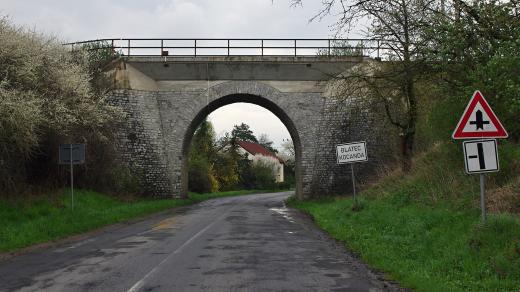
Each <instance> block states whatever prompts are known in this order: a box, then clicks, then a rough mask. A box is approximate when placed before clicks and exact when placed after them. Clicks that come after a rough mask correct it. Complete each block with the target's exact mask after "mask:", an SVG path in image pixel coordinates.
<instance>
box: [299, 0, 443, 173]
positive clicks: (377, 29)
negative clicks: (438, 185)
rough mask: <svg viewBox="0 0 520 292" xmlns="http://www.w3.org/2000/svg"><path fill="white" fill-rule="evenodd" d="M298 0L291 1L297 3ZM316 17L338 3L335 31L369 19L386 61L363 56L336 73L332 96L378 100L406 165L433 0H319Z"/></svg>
mask: <svg viewBox="0 0 520 292" xmlns="http://www.w3.org/2000/svg"><path fill="white" fill-rule="evenodd" d="M301 2H302V1H301V0H295V1H293V3H295V4H301ZM323 3H324V8H323V10H321V11H320V12H319V13H318V14H317V16H316V17H318V18H319V17H323V16H325V15H327V14H329V13H330V12H331V11H332V9H333V8H334V7H339V9H340V15H341V16H340V18H339V21H338V23H337V29H338V31H337V33H338V34H341V33H342V32H349V31H350V30H351V28H352V27H353V26H355V25H359V24H361V23H363V22H365V21H367V20H368V21H369V22H370V24H371V25H370V27H369V28H367V38H370V39H380V40H381V46H382V47H385V48H386V51H385V52H384V53H385V55H384V58H385V59H386V62H384V63H379V62H369V63H368V64H365V65H362V66H365V67H364V68H357V69H358V70H357V71H355V70H351V71H349V72H348V74H343V75H341V76H338V80H340V81H341V82H337V83H336V87H337V89H339V90H338V92H339V94H338V95H337V96H338V97H344V96H366V97H369V98H372V99H375V100H377V101H379V102H381V103H382V104H383V105H384V108H385V113H386V116H387V118H388V120H389V121H390V123H391V124H392V125H394V126H396V127H397V128H399V130H400V136H401V140H402V146H403V147H402V152H401V153H402V168H403V170H405V171H408V170H409V169H410V167H411V157H412V154H413V150H414V138H415V132H416V123H417V106H418V105H417V101H418V96H417V83H418V82H419V81H420V80H421V79H424V78H427V77H428V76H429V74H428V70H427V64H428V62H426V61H427V60H426V59H425V52H426V51H427V50H428V46H429V40H428V39H426V38H424V30H425V28H426V27H428V26H429V25H430V24H431V21H432V19H434V18H435V16H436V15H437V14H436V12H437V11H438V10H439V4H438V3H437V2H436V1H434V0H431V1H429V0H388V1H379V0H363V1H359V0H325V1H323Z"/></svg>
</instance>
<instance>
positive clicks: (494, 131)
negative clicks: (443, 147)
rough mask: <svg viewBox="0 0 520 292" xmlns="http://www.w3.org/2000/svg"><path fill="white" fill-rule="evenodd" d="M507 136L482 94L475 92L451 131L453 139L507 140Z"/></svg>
mask: <svg viewBox="0 0 520 292" xmlns="http://www.w3.org/2000/svg"><path fill="white" fill-rule="evenodd" d="M507 136H508V134H507V132H506V130H505V129H504V126H502V123H500V121H499V120H498V117H497V116H496V115H495V113H494V112H493V110H492V109H491V107H490V106H489V104H488V102H487V101H486V99H485V98H484V96H483V95H482V93H480V91H478V90H477V91H475V93H474V94H473V97H472V98H471V100H470V101H469V103H468V106H467V107H466V110H465V111H464V113H463V114H462V117H461V118H460V121H459V123H458V124H457V127H456V128H455V131H453V135H452V137H453V139H472V138H473V139H474V138H507Z"/></svg>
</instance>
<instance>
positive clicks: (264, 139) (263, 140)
mask: <svg viewBox="0 0 520 292" xmlns="http://www.w3.org/2000/svg"><path fill="white" fill-rule="evenodd" d="M273 143H274V142H273V141H271V139H269V136H267V134H261V135H260V138H259V139H258V144H260V145H262V146H264V148H265V149H267V150H269V151H271V152H272V153H274V154H276V153H278V150H277V149H276V148H274V147H273Z"/></svg>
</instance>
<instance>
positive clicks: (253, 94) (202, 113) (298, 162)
mask: <svg viewBox="0 0 520 292" xmlns="http://www.w3.org/2000/svg"><path fill="white" fill-rule="evenodd" d="M233 83H234V82H226V83H223V84H219V85H216V86H214V87H212V88H209V89H208V92H205V94H203V95H202V96H204V95H205V96H206V100H207V103H206V105H205V106H203V107H202V108H201V109H200V110H199V111H198V113H197V114H196V115H195V117H194V118H193V119H192V121H191V122H190V124H189V126H188V127H187V129H186V132H185V134H184V136H183V142H182V154H181V155H182V170H181V178H180V179H181V181H180V185H181V190H180V192H181V197H185V196H186V195H187V190H188V159H187V158H188V151H189V146H190V143H191V140H192V138H193V134H194V132H195V130H196V129H197V127H198V125H199V124H200V123H201V122H202V121H203V119H204V118H206V117H207V116H208V115H209V114H210V113H211V112H213V111H215V110H217V109H219V108H221V107H223V106H226V105H229V104H233V103H238V102H244V103H251V104H255V105H258V106H261V107H263V108H265V109H267V110H269V111H270V112H272V113H273V114H274V115H275V116H276V117H278V118H279V119H280V121H281V122H282V123H283V124H284V126H285V127H286V128H287V130H288V131H289V134H290V135H291V139H292V141H293V144H294V150H295V184H296V186H295V187H296V189H295V192H296V196H298V197H301V193H302V177H301V176H302V142H301V139H300V134H299V131H298V129H297V126H296V124H295V123H294V121H293V120H292V118H291V117H290V116H289V114H288V113H287V112H286V111H285V110H284V109H283V108H282V107H281V106H280V105H278V104H277V103H276V102H275V101H273V100H272V99H270V98H268V97H266V96H270V97H271V98H273V97H275V96H277V95H279V92H278V91H277V90H276V89H274V88H272V87H270V86H267V85H265V84H259V83H256V82H247V83H248V84H247V85H246V86H244V85H242V86H237V84H233ZM247 89H249V90H247Z"/></svg>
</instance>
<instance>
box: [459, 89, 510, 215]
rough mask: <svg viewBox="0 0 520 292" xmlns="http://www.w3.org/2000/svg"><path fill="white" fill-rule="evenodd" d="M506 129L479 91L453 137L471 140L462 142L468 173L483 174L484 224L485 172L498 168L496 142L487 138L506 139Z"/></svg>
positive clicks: (481, 177) (481, 206)
mask: <svg viewBox="0 0 520 292" xmlns="http://www.w3.org/2000/svg"><path fill="white" fill-rule="evenodd" d="M508 136H509V135H508V134H507V131H506V129H505V128H504V126H502V123H501V122H500V120H499V119H498V116H497V115H495V113H494V112H493V109H491V106H490V105H489V103H488V102H487V101H486V99H485V98H484V95H482V93H481V92H480V91H478V90H477V91H475V93H473V96H472V97H471V99H470V101H469V103H468V105H467V106H466V109H465V110H464V113H463V114H462V116H461V118H460V120H459V123H458V124H457V127H455V130H454V131H453V134H452V135H451V137H452V138H453V139H482V140H469V141H464V142H463V143H462V148H463V149H464V163H465V167H466V173H467V174H472V173H479V174H480V208H481V209H482V222H485V221H486V197H485V195H486V194H485V187H486V181H485V180H486V178H485V177H484V173H486V172H496V171H498V169H499V166H498V150H497V141H496V140H495V139H492V140H489V139H488V140H485V138H507V137H508Z"/></svg>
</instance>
